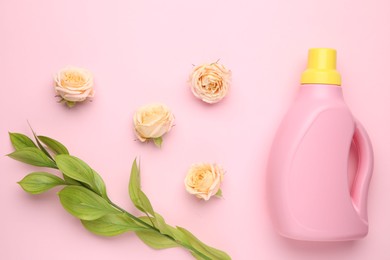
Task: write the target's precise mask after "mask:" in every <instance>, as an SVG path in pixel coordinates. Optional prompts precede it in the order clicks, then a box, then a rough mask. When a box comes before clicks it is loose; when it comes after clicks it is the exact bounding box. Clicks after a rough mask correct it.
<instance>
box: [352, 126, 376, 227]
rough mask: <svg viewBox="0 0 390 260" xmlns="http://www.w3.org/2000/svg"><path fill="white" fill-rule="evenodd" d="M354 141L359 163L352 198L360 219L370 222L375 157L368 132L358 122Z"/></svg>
mask: <svg viewBox="0 0 390 260" xmlns="http://www.w3.org/2000/svg"><path fill="white" fill-rule="evenodd" d="M353 141H354V143H355V145H356V148H357V153H358V158H359V159H358V160H359V161H358V169H357V173H356V176H355V180H354V183H353V185H352V190H351V197H352V202H353V205H354V206H355V209H356V211H357V212H358V214H359V215H360V217H361V218H362V219H363V220H364V221H365V222H368V218H367V195H368V186H369V184H370V180H371V176H372V172H373V164H374V156H373V150H372V144H371V141H370V138H369V137H368V134H367V132H366V130H365V129H364V128H363V126H362V125H361V124H360V122H359V121H357V120H355V133H354V135H353Z"/></svg>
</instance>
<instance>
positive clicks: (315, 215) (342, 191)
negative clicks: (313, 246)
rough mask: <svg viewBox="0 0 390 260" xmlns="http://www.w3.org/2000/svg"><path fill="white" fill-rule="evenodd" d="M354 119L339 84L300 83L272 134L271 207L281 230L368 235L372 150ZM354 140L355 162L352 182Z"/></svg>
mask: <svg viewBox="0 0 390 260" xmlns="http://www.w3.org/2000/svg"><path fill="white" fill-rule="evenodd" d="M355 121H356V120H355V118H354V116H353V115H352V114H351V112H350V111H349V109H348V107H347V106H346V104H345V102H344V100H343V95H342V89H341V88H340V87H339V86H335V85H325V84H317V85H316V84H310V85H303V86H301V87H300V90H299V92H298V94H297V98H296V99H295V100H294V102H293V104H292V105H291V107H290V109H289V110H288V112H287V114H286V115H285V117H284V119H283V121H282V123H281V124H280V126H279V129H278V131H277V133H276V135H275V140H274V142H273V145H272V148H271V152H270V156H269V164H268V167H267V195H268V196H267V197H268V198H269V208H270V210H272V215H271V217H272V219H273V220H274V223H275V227H276V229H277V230H278V232H279V233H280V234H282V235H284V236H286V237H289V238H294V239H298V240H307V241H341V240H355V239H360V238H363V237H364V236H366V235H367V232H368V223H367V191H368V185H369V183H370V179H371V176H372V170H373V168H372V165H373V153H372V147H371V143H370V139H369V137H368V136H367V134H365V130H364V128H363V127H362V126H361V125H360V124H359V127H357V123H356V122H355ZM355 133H356V135H355ZM354 136H356V138H354ZM352 143H355V144H356V147H357V155H358V166H357V170H356V171H355V173H354V176H355V178H353V179H354V180H355V181H353V184H352V186H351V187H350V184H349V182H348V181H349V180H348V165H349V160H350V151H351V145H352ZM352 190H353V192H352ZM352 194H353V195H352Z"/></svg>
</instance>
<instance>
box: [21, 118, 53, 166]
mask: <svg viewBox="0 0 390 260" xmlns="http://www.w3.org/2000/svg"><path fill="white" fill-rule="evenodd" d="M27 123H28V125H29V126H30V129H31V132H32V133H33V135H34V139H35V141H36V142H37V144H38V147H39V149H41V151H42V152H43V153H44V154H46V156H47V157H49V158H50V159H51V160H54V159H53V157H52V156H51V155H50V153H49V152H48V151H47V150H46V149H45V147H43V145H42V144H41V142H40V141H39V139H38V137H37V135H36V133H35V131H34V130H33V129H32V127H31V125H30V122H28V121H27Z"/></svg>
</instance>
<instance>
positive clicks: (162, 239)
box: [135, 230, 179, 249]
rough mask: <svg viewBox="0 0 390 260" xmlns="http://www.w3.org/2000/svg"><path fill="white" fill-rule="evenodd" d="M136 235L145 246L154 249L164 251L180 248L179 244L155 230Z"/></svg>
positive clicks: (137, 232)
mask: <svg viewBox="0 0 390 260" xmlns="http://www.w3.org/2000/svg"><path fill="white" fill-rule="evenodd" d="M135 233H136V234H137V236H138V237H139V238H140V239H141V240H142V241H143V242H144V243H145V244H147V245H148V246H150V247H151V248H154V249H164V248H171V247H177V246H179V244H177V243H176V242H175V241H173V240H171V239H169V238H168V237H167V236H164V235H163V234H160V233H159V232H157V231H155V230H145V231H136V232H135Z"/></svg>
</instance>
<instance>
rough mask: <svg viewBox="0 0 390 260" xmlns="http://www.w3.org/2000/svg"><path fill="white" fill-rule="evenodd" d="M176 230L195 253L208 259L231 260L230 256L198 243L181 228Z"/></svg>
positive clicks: (189, 233) (190, 234) (196, 239)
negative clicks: (182, 235)
mask: <svg viewBox="0 0 390 260" xmlns="http://www.w3.org/2000/svg"><path fill="white" fill-rule="evenodd" d="M177 229H178V230H180V231H181V232H182V233H183V234H184V235H185V238H186V240H187V241H188V242H189V244H190V245H191V246H192V247H193V248H195V249H196V250H197V251H199V252H200V253H201V254H203V255H205V256H207V257H209V258H210V259H220V260H229V259H231V258H230V256H229V255H228V254H226V253H225V252H223V251H221V250H219V249H216V248H214V247H211V246H208V245H206V244H204V243H203V242H202V241H200V240H199V239H198V238H196V237H195V236H194V235H193V234H192V233H191V232H190V231H188V230H187V229H185V228H182V227H177ZM192 253H193V254H194V253H195V254H196V253H197V252H195V251H193V252H192ZM200 259H202V258H200Z"/></svg>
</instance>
